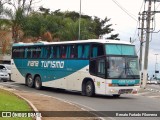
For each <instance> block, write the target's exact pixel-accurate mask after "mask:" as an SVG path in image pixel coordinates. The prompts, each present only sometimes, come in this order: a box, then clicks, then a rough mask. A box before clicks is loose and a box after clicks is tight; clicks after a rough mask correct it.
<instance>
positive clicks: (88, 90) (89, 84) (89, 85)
mask: <svg viewBox="0 0 160 120" xmlns="http://www.w3.org/2000/svg"><path fill="white" fill-rule="evenodd" d="M85 93H86V95H87V96H88V97H92V96H94V94H95V88H94V84H93V82H92V81H87V83H86V85H85Z"/></svg>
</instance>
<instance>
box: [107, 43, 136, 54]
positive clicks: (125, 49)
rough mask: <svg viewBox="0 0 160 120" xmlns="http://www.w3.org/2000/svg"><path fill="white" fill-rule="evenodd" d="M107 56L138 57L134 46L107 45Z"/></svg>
mask: <svg viewBox="0 0 160 120" xmlns="http://www.w3.org/2000/svg"><path fill="white" fill-rule="evenodd" d="M105 50H106V54H107V55H134V56H135V55H136V53H135V47H134V45H123V44H106V45H105Z"/></svg>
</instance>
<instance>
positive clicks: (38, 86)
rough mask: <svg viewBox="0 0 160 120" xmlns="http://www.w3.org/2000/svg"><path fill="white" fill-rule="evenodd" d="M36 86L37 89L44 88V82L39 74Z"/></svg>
mask: <svg viewBox="0 0 160 120" xmlns="http://www.w3.org/2000/svg"><path fill="white" fill-rule="evenodd" d="M35 88H36V89H37V90H40V89H41V88H42V82H41V78H40V77H39V76H37V77H36V78H35Z"/></svg>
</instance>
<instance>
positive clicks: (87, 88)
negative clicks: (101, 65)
mask: <svg viewBox="0 0 160 120" xmlns="http://www.w3.org/2000/svg"><path fill="white" fill-rule="evenodd" d="M91 91H92V87H91V85H90V84H88V85H87V86H86V93H87V94H90V93H91Z"/></svg>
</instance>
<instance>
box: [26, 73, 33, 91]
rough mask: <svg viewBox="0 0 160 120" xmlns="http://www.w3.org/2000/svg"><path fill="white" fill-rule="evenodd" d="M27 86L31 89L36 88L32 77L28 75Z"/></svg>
mask: <svg viewBox="0 0 160 120" xmlns="http://www.w3.org/2000/svg"><path fill="white" fill-rule="evenodd" d="M26 82H27V86H28V87H30V88H33V87H34V80H33V78H32V75H28V76H27V81H26Z"/></svg>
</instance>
